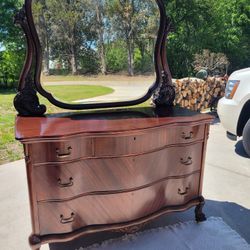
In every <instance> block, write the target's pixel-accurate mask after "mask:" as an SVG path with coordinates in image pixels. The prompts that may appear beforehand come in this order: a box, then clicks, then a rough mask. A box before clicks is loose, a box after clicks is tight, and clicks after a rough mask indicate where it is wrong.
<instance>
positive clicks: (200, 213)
mask: <svg viewBox="0 0 250 250" xmlns="http://www.w3.org/2000/svg"><path fill="white" fill-rule="evenodd" d="M204 205H205V200H204V198H203V197H201V198H200V203H199V204H198V205H197V206H196V208H195V219H196V221H197V222H202V221H205V220H206V219H207V218H206V216H205V214H204V213H203V211H202V209H203V207H204Z"/></svg>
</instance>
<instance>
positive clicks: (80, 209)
mask: <svg viewBox="0 0 250 250" xmlns="http://www.w3.org/2000/svg"><path fill="white" fill-rule="evenodd" d="M198 192H199V174H194V175H191V176H189V177H187V178H183V179H175V180H168V181H164V182H161V183H158V184H155V185H152V186H150V187H147V188H144V189H141V190H137V191H134V192H126V193H120V194H107V195H92V196H84V197H81V198H78V199H74V200H71V201H67V202H40V203H38V210H39V221H40V233H41V235H45V234H52V233H53V234H55V233H67V232H72V231H74V230H76V229H79V228H81V227H84V226H88V225H100V224H112V223H121V222H128V221H132V220H135V219H139V218H141V217H144V216H147V215H150V214H152V213H154V212H157V211H159V210H160V209H162V208H164V207H167V206H174V205H184V204H185V203H187V202H188V201H190V200H191V199H193V198H197V197H198Z"/></svg>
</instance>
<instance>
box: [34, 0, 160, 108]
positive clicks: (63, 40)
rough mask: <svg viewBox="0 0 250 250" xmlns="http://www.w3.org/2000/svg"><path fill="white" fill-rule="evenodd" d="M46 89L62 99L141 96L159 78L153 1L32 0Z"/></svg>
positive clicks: (93, 100) (82, 101) (112, 99)
mask: <svg viewBox="0 0 250 250" xmlns="http://www.w3.org/2000/svg"><path fill="white" fill-rule="evenodd" d="M32 14H33V18H34V23H35V27H36V30H37V33H38V36H39V40H40V43H41V47H42V52H43V53H42V54H43V57H42V73H41V83H42V85H43V88H44V89H45V90H46V91H47V92H50V93H52V95H53V96H54V97H55V98H56V99H58V100H59V101H61V102H65V103H70V104H86V103H100V102H101V103H107V102H120V101H130V100H135V99H138V98H140V97H142V96H144V95H145V94H146V93H147V91H148V89H149V87H150V86H151V85H152V84H153V83H154V81H155V69H154V46H155V42H156V38H157V32H158V28H159V10H158V6H157V4H156V2H155V0H122V1H121V0H60V1H58V0H33V3H32Z"/></svg>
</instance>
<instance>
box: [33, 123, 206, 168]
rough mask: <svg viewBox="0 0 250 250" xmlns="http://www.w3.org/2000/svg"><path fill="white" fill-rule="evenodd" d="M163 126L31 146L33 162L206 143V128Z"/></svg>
mask: <svg viewBox="0 0 250 250" xmlns="http://www.w3.org/2000/svg"><path fill="white" fill-rule="evenodd" d="M204 126H205V125H199V126H175V127H160V128H154V129H150V130H145V131H143V132H134V133H131V134H129V135H126V134H125V135H124V133H123V134H122V135H121V134H107V135H101V136H95V137H84V136H80V137H78V136H75V137H71V138H69V139H63V140H62V139H60V140H58V141H57V140H55V141H51V142H37V143H31V144H30V145H29V156H30V158H31V160H32V162H33V163H36V164H39V163H47V162H64V161H69V160H76V159H79V158H88V157H111V156H115V157H117V156H125V155H136V154H142V153H147V152H150V151H153V150H157V149H160V148H163V147H165V146H166V145H173V144H181V143H191V142H194V141H197V140H203V138H204V128H205V127H204Z"/></svg>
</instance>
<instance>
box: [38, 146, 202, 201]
mask: <svg viewBox="0 0 250 250" xmlns="http://www.w3.org/2000/svg"><path fill="white" fill-rule="evenodd" d="M202 146H203V144H202V143H197V144H194V145H189V146H180V147H169V148H165V149H162V150H159V151H157V152H152V153H148V154H144V155H139V156H134V157H133V156H129V157H118V158H105V159H86V160H81V161H78V162H73V163H69V164H53V165H42V166H35V167H34V171H33V173H34V182H35V186H36V192H37V199H38V200H39V201H41V200H51V199H54V200H55V199H57V200H58V199H68V198H72V197H74V196H78V195H82V194H88V193H91V192H100V191H114V190H119V191H122V190H128V189H135V188H139V187H143V186H146V185H150V184H152V183H154V182H156V181H158V180H162V179H167V178H169V177H174V176H184V175H188V174H191V173H193V172H195V171H199V170H200V167H201V159H202Z"/></svg>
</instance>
